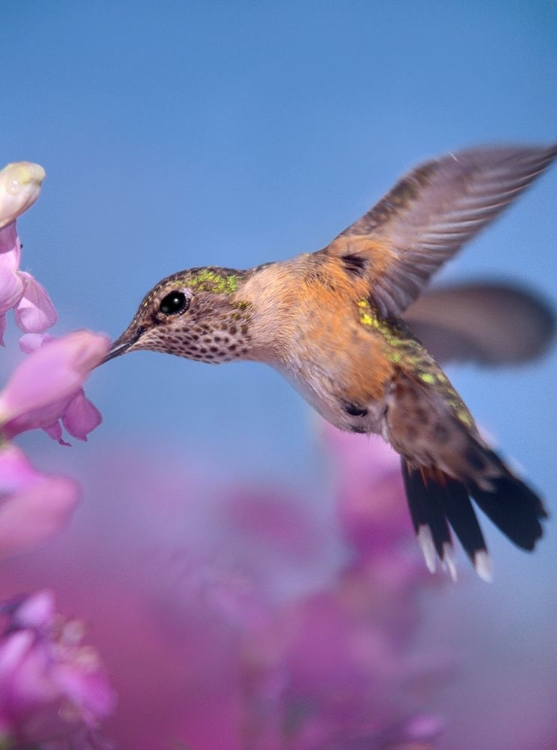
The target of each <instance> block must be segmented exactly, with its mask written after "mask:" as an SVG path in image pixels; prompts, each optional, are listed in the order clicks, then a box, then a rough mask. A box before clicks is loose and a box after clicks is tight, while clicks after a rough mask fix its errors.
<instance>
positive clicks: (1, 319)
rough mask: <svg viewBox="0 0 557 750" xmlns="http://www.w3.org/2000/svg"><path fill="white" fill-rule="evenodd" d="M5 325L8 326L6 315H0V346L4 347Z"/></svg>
mask: <svg viewBox="0 0 557 750" xmlns="http://www.w3.org/2000/svg"><path fill="white" fill-rule="evenodd" d="M7 324H8V321H7V319H6V315H5V314H2V313H0V346H5V344H4V334H5V333H6V326H7Z"/></svg>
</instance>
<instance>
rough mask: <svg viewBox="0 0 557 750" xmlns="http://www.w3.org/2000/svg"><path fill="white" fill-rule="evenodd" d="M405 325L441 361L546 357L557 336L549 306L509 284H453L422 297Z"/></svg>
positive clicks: (488, 362) (492, 362) (494, 361)
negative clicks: (556, 335) (544, 355)
mask: <svg viewBox="0 0 557 750" xmlns="http://www.w3.org/2000/svg"><path fill="white" fill-rule="evenodd" d="M403 317H404V320H405V321H406V322H407V323H408V325H409V326H410V327H411V329H412V331H413V332H414V333H415V334H416V336H417V337H418V338H419V339H420V341H421V342H422V343H423V344H424V345H425V347H426V348H427V349H428V350H429V351H430V352H431V354H433V356H434V357H435V358H436V359H437V361H438V362H442V363H444V362H476V363H478V364H482V365H504V364H513V363H519V362H526V361H528V360H530V359H534V358H535V357H538V356H540V355H541V354H543V353H544V352H545V351H546V350H547V348H548V347H549V344H550V343H551V341H552V339H553V337H554V335H555V327H556V320H555V312H554V310H553V308H552V307H550V305H548V303H547V302H545V301H543V300H542V299H540V298H539V297H538V296H536V295H535V294H533V293H532V292H529V291H527V290H525V289H523V288H521V287H518V286H512V285H509V284H496V283H479V284H473V283H470V284H455V285H452V286H445V287H439V288H437V289H431V290H428V291H426V292H424V293H423V294H422V295H421V296H420V297H419V298H418V299H417V300H416V302H414V304H413V305H411V307H409V308H408V310H407V311H406V313H405V314H404V316H403Z"/></svg>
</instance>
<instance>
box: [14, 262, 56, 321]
mask: <svg viewBox="0 0 557 750" xmlns="http://www.w3.org/2000/svg"><path fill="white" fill-rule="evenodd" d="M20 276H21V277H22V278H23V283H24V285H25V286H24V291H23V296H22V297H21V299H20V300H19V303H18V304H17V306H16V307H15V310H14V315H15V322H16V324H17V325H18V326H19V328H21V330H22V331H25V332H26V333H42V332H43V331H44V330H46V329H47V328H50V327H51V326H53V325H54V324H55V323H56V321H57V320H58V315H57V314H56V310H55V309H54V305H53V304H52V300H51V299H50V297H49V296H48V293H47V291H46V289H45V288H44V286H43V285H42V284H39V282H38V281H37V280H36V279H34V278H33V277H32V276H31V275H30V274H28V273H25V272H23V271H22V272H21V273H20Z"/></svg>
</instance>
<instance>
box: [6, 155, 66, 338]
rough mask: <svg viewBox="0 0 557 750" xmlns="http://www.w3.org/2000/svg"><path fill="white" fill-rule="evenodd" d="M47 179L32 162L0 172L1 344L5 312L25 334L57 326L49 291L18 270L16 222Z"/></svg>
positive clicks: (19, 252) (18, 249) (18, 247)
mask: <svg viewBox="0 0 557 750" xmlns="http://www.w3.org/2000/svg"><path fill="white" fill-rule="evenodd" d="M44 177H45V173H44V170H43V168H42V167H40V166H39V165H38V164H31V163H30V162H19V163H17V164H8V166H7V167H5V168H4V169H3V170H1V171H0V343H3V339H2V337H3V335H4V332H5V329H6V312H7V311H8V310H11V309H13V310H14V315H15V321H16V324H17V325H18V327H19V328H21V330H22V331H24V332H26V333H40V332H42V331H45V330H46V329H47V328H49V327H50V326H52V325H54V323H55V322H56V319H57V316H56V310H55V309H54V305H53V304H52V301H51V299H50V297H49V296H48V294H47V292H46V290H45V289H44V287H43V286H41V284H39V282H38V281H36V280H35V279H34V278H33V277H32V276H31V274H29V273H26V272H24V271H20V270H19V263H20V256H21V243H20V241H19V237H18V234H17V229H16V221H15V220H16V218H17V217H18V216H19V215H20V214H22V213H23V212H24V211H26V210H27V209H28V208H29V207H30V206H31V205H32V204H33V203H34V202H35V201H36V199H37V198H38V196H39V194H40V189H41V183H42V181H43V179H44Z"/></svg>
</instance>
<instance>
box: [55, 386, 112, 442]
mask: <svg viewBox="0 0 557 750" xmlns="http://www.w3.org/2000/svg"><path fill="white" fill-rule="evenodd" d="M101 422H102V415H101V413H100V411H99V410H98V409H97V407H96V406H95V405H94V404H92V403H91V401H89V399H88V398H87V397H86V396H85V393H84V392H83V389H81V390H80V391H78V392H77V393H76V394H75V396H74V397H73V398H72V400H71V401H70V403H69V404H68V406H67V408H66V411H65V412H64V414H63V416H62V424H63V425H64V427H65V428H66V430H67V431H68V432H69V433H70V435H72V436H73V437H74V438H77V439H78V440H87V435H88V434H89V433H90V432H92V431H93V430H94V429H95V428H96V427H98V426H99V425H100V423H101Z"/></svg>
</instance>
